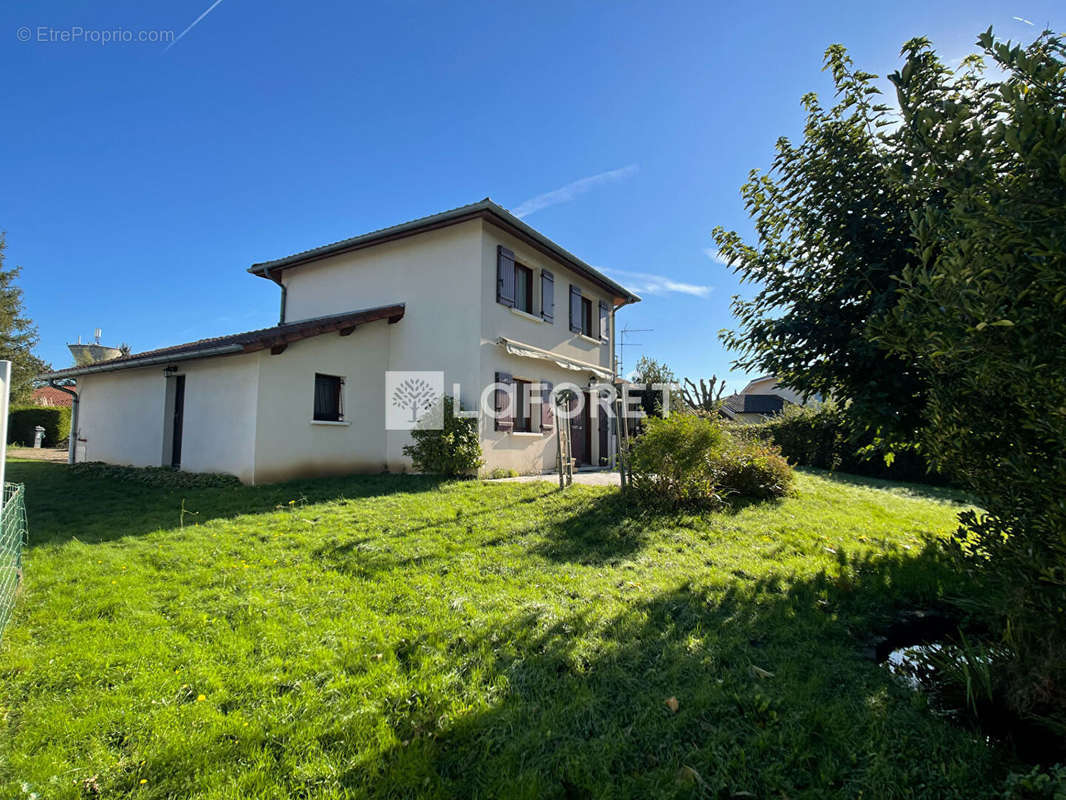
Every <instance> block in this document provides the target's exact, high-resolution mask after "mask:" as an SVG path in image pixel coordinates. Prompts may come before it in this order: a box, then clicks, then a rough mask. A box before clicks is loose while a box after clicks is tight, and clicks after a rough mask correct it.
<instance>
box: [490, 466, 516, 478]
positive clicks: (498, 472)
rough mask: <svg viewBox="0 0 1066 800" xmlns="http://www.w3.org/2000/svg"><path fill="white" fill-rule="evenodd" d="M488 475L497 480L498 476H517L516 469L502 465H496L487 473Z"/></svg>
mask: <svg viewBox="0 0 1066 800" xmlns="http://www.w3.org/2000/svg"><path fill="white" fill-rule="evenodd" d="M489 477H490V478H491V479H492V480H499V479H500V478H517V477H518V471H517V470H513V469H504V468H503V467H496V469H494V470H493V471H492V472H490V473H489Z"/></svg>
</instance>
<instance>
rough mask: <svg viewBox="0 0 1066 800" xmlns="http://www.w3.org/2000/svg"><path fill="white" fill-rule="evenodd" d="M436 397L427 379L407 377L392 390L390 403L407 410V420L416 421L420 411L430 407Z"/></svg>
mask: <svg viewBox="0 0 1066 800" xmlns="http://www.w3.org/2000/svg"><path fill="white" fill-rule="evenodd" d="M437 397H438V393H437V391H436V390H435V389H434V388H433V387H432V386H431V385H430V383H429V381H427V380H423V379H422V378H407V379H406V380H404V381H402V382H401V383H400V385H399V386H397V387H396V388H395V389H394V390H393V392H392V404H393V405H394V406H396V407H397V408H402V409H403V410H404V411H407V412H408V413H409V414H410V416H409V417H408V420H407V421H408V422H418V417H419V416H420V415H421V413H422V412H424V411H428V410H429V409H430V408H432V406H433V403H434V402H435V401H436V399H437Z"/></svg>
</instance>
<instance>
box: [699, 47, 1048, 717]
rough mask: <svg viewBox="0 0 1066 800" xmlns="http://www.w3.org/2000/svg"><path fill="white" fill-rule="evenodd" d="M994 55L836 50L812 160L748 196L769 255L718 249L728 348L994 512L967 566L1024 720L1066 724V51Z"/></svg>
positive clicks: (967, 540)
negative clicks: (886, 65)
mask: <svg viewBox="0 0 1066 800" xmlns="http://www.w3.org/2000/svg"><path fill="white" fill-rule="evenodd" d="M978 44H979V46H980V47H981V48H982V49H983V50H984V52H985V54H986V56H987V57H989V58H991V59H992V60H993V61H994V62H995V63H996V65H997V66H998V67H999V69H1000V70H1002V72H1003V73H1004V74H1005V76H1006V77H1004V78H1002V79H998V80H986V79H985V78H984V77H983V72H982V62H981V60H980V59H978V58H976V57H973V58H969V59H966V60H965V61H964V62H963V63H962V65H961V66H960V68H959V69H958V70H956V71H952V70H949V69H948V68H946V67H945V66H944V65H943V64H942V63H941V62H940V60H939V59H938V58H937V57H936V54H935V53H934V52H933V50H932V48H931V47H930V45H929V42H928V41H926V40H924V39H915V40H912V41H910V42H908V43H907V44H906V45H905V46H904V48H903V55H904V56H905V63H904V66H903V67H902V69H900V70H899V72H897V73H894V74H893V75H892V76H890V80H891V82H892V83H893V85H894V86H895V89H896V95H897V100H898V104H899V112H898V115H896V116H890V115H889V112H888V110H887V109H886V108H885V107H884V106H882V105H876V104H874V98H875V95H876V94H877V90H876V89H875V88H874V87H873V86H872V83H871V81H872V79H873V77H874V76H872V75H869V74H868V73H863V72H860V71H857V70H855V69H854V68H853V67H852V64H851V61H850V60H849V59H848V58H847V55H846V53H845V52H844V50H843V48H841V47H839V46H834V47H831V48H829V50H828V51H827V53H826V63H827V67H828V68H829V69H830V70H831V71H832V73H833V78H834V81H835V83H836V86H837V89H838V92H839V101H838V103H837V104H836V105H835V106H834V107H833V108H832V109H831V110H830V111H828V112H826V111H823V110H822V109H821V107H820V106H819V105H818V102H817V100H816V99H815V98H814V97H813V96H808V97H807V98H805V100H804V102H805V104H806V106H807V109H808V120H807V126H806V129H805V132H804V141H803V143H802V144H801V145H800V146H798V147H793V146H792V145H791V144H790V143H789V142H788V141H787V140H781V141H780V142H779V143H778V156H777V158H776V160H775V162H774V170H773V173H772V175H771V176H769V177H767V176H759V175H758V174H757V173H753V174H752V179H751V181H750V182H749V183H748V184H747V185H746V186H745V187H744V196H745V198H746V200H747V202H748V207H749V210H750V211H751V214H752V216H753V217H754V218H755V227H756V232H757V234H758V237H759V242H758V246H757V247H756V246H750V245H746V244H745V243H744V242H742V241H741V239H740V237H739V236H737V235H736V234H734V233H727V232H725V231H722V230H721V229H717V230H716V231H715V236H716V237H717V239H718V242H719V246H720V248H721V250H722V251H723V253H724V254H725V255H726V257H727V258H728V259H729V260H730V262H731V263H732V264H733V265H734V267H735V268H736V269H737V270H738V271H740V272H741V274H742V275H743V277H744V278H745V279H746V280H752V281H758V282H760V283H761V284H762V288H761V289H760V291H759V292H758V293H757V294H756V296H755V297H754V298H753V299H752V300H750V301H741V300H739V299H738V300H735V301H734V309H735V310H736V312H737V315H738V317H739V319H740V327H739V329H738V330H737V331H735V332H732V333H728V334H726V335H725V339H726V341H727V343H729V344H731V345H733V346H735V347H737V348H738V349H739V350H740V351H741V359H740V364H741V366H747V367H757V368H759V369H761V370H766V371H768V372H773V373H774V374H777V375H779V376H780V377H781V378H782V382H783V383H784V385H787V386H790V387H791V388H794V389H797V390H799V391H807V392H818V393H820V394H823V395H825V396H833V397H836V398H837V399H838V400H841V401H843V402H845V403H846V404H847V413H848V415H849V417H851V418H852V419H856V420H858V421H860V422H861V423H863V424H864V425H866V426H868V427H871V428H874V429H876V430H880V431H883V432H887V433H891V434H892V435H893V436H895V437H899V438H901V439H913V440H915V441H917V442H918V443H919V444H920V446H921V447H922V450H923V454H924V455H925V456H926V457H927V458H928V459H929V460H930V461H931V462H932V463H933V464H934V465H935V466H937V467H939V468H940V469H941V470H943V471H946V472H947V473H948V474H949V475H950V476H952V477H953V478H954V479H955V480H957V481H959V482H961V483H962V484H963V485H964V486H966V488H968V489H969V490H970V491H971V492H972V493H973V495H974V496H975V498H976V501H977V504H978V505H979V506H980V507H981V508H983V509H985V511H983V512H974V511H971V512H966V513H964V514H962V515H960V521H961V523H962V524H961V526H960V529H959V531H958V532H957V535H956V540H955V542H956V548H955V554H956V556H957V557H958V559H959V562H958V563H959V565H960V567H962V568H964V569H966V570H968V571H970V572H972V574H974V575H975V576H977V577H978V578H979V579H980V580H982V581H983V582H984V589H985V591H984V592H983V594H982V595H981V596H982V598H983V599H984V601H985V602H986V604H987V605H986V608H985V612H986V616H987V617H988V618H989V620H990V621H991V622H993V623H998V626H997V627H996V628H995V629H998V630H999V632H1000V633H1001V634H1002V636H1003V643H1004V644H1005V645H1006V647H1007V649H1008V651H1009V652H1010V653H1012V654H1013V659H1012V660H1011V661H1010V668H1009V669H1010V671H1011V678H1010V681H1009V684H1008V685H1009V686H1010V687H1011V688H1010V691H1009V692H1008V695H1009V700H1010V701H1011V702H1012V703H1013V704H1014V706H1015V710H1016V712H1018V713H1021V714H1025V715H1041V716H1048V715H1054V716H1056V717H1057V718H1058V719H1059V720H1060V721H1061V720H1064V719H1066V615H1064V614H1063V613H1062V609H1063V608H1066V504H1064V503H1063V499H1062V498H1063V487H1064V486H1066V380H1064V378H1063V376H1064V375H1066V236H1064V233H1063V232H1064V231H1066V205H1064V203H1063V198H1064V197H1066V113H1064V109H1066V48H1064V45H1063V41H1062V39H1061V38H1060V37H1058V36H1056V35H1053V34H1052V33H1051V32H1045V33H1044V34H1043V35H1042V36H1041V37H1039V38H1038V39H1037V40H1036V41H1035V42H1034V43H1033V44H1032V45H1030V46H1029V47H1021V46H1018V45H1011V44H1010V43H1007V44H1004V43H1001V42H998V41H996V40H995V38H994V37H993V35H992V32H991V29H989V31H987V32H985V33H984V34H982V35H981V36H980V37H979V39H978Z"/></svg>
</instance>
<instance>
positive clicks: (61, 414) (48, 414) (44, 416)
mask: <svg viewBox="0 0 1066 800" xmlns="http://www.w3.org/2000/svg"><path fill="white" fill-rule="evenodd" d="M38 425H41V426H43V427H44V446H45V447H56V446H57V445H58V444H59V443H60V442H62V441H63V440H64V439H66V438H67V437H68V436H70V409H69V408H64V407H63V406H22V407H19V408H13V409H11V412H10V413H9V414H8V417H7V441H8V444H22V445H26V446H28V447H32V446H33V437H34V429H35V428H36V427H37V426H38Z"/></svg>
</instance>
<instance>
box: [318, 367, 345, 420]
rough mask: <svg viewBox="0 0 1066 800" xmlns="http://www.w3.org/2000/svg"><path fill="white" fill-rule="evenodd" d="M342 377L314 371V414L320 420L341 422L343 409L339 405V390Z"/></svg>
mask: <svg viewBox="0 0 1066 800" xmlns="http://www.w3.org/2000/svg"><path fill="white" fill-rule="evenodd" d="M343 387H344V378H341V377H340V376H338V375H323V374H321V373H319V372H316V373H315V416H314V418H315V419H316V420H318V421H321V422H341V421H342V420H343V419H344V409H343V407H342V405H341V394H342V392H341V390H342V388H343Z"/></svg>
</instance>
